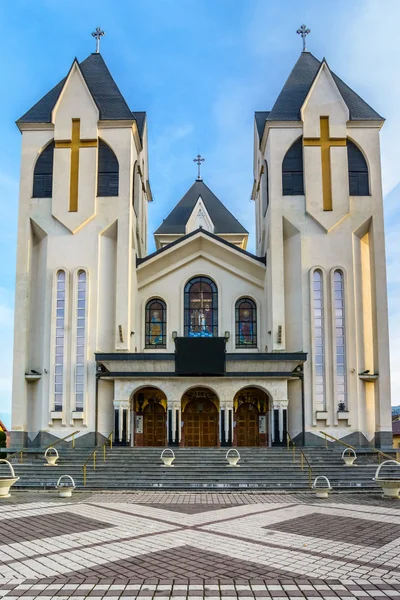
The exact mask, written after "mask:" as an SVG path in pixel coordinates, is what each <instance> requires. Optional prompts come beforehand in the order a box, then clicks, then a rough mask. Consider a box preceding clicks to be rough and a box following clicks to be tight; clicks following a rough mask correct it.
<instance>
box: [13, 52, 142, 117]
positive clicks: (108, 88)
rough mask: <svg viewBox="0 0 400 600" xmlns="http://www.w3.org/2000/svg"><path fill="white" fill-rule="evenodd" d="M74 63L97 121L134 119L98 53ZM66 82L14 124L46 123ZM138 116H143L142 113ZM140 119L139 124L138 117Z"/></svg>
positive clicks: (62, 82)
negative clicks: (90, 99)
mask: <svg viewBox="0 0 400 600" xmlns="http://www.w3.org/2000/svg"><path fill="white" fill-rule="evenodd" d="M75 61H76V63H77V64H78V66H79V68H80V70H81V73H82V75H83V78H84V79H85V82H86V85H87V86H88V89H89V91H90V93H91V95H92V97H93V100H94V102H95V103H96V105H97V108H98V109H99V114H100V120H102V121H105V120H107V121H108V120H129V121H132V119H135V120H138V119H136V116H135V113H132V111H131V110H130V108H129V106H128V104H127V102H126V101H125V98H124V97H123V95H122V94H121V92H120V90H119V89H118V86H117V84H116V83H115V81H114V79H113V78H112V76H111V73H110V71H109V70H108V68H107V65H106V63H105V62H104V59H103V57H102V56H101V54H99V53H94V54H90V56H88V57H87V58H86V59H85V60H84V61H82V62H81V63H79V62H78V61H77V60H76V59H75ZM75 61H74V62H75ZM66 79H67V77H64V79H62V80H61V81H60V82H59V83H58V84H57V85H56V86H55V87H54V88H53V89H52V90H50V92H48V93H47V94H46V95H45V96H43V98H42V99H41V100H39V102H37V103H36V104H35V105H34V106H33V107H32V108H31V109H30V110H28V112H27V113H25V114H24V115H23V116H22V117H21V118H20V119H18V121H17V123H50V122H51V113H52V111H53V108H54V106H55V104H56V102H57V100H58V98H59V96H60V94H61V92H62V89H63V87H64V84H65V82H66ZM141 114H142V115H143V113H141ZM140 120H141V122H143V117H142V116H141V117H140Z"/></svg>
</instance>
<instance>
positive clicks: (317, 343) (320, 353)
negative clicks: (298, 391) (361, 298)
mask: <svg viewBox="0 0 400 600" xmlns="http://www.w3.org/2000/svg"><path fill="white" fill-rule="evenodd" d="M313 299H314V303H313V310H314V314H313V319H314V369H315V399H316V402H317V403H318V404H319V405H321V406H323V407H325V372H324V371H325V356H324V307H323V301H324V298H323V282H322V273H321V271H319V270H316V271H314V274H313Z"/></svg>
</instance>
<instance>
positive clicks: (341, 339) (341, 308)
mask: <svg viewBox="0 0 400 600" xmlns="http://www.w3.org/2000/svg"><path fill="white" fill-rule="evenodd" d="M333 282H334V301H335V320H336V322H335V324H336V329H335V332H336V333H335V338H336V394H337V403H338V410H347V392H346V329H345V326H346V323H345V303H344V279H343V273H342V271H335V273H334V276H333Z"/></svg>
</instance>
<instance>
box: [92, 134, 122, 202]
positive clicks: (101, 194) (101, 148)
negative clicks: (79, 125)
mask: <svg viewBox="0 0 400 600" xmlns="http://www.w3.org/2000/svg"><path fill="white" fill-rule="evenodd" d="M101 152H107V153H108V156H107V155H106V156H104V157H101V156H100V153H101ZM102 160H104V161H105V163H106V167H107V168H106V169H104V170H103V166H102V165H101V161H102ZM111 162H113V163H114V168H113V169H111V168H110V167H111V166H112V165H110V164H109V163H111ZM100 169H102V170H100ZM111 176H112V177H111ZM107 178H108V181H107ZM103 179H104V181H102V180H103ZM112 180H114V181H112ZM106 184H107V185H106ZM113 185H114V186H115V189H113V187H112V186H113ZM103 186H104V187H107V190H103V189H102V187H103ZM118 196H119V162H118V158H117V155H116V154H115V152H114V150H113V149H112V148H111V146H110V145H109V144H108V143H107V142H105V141H104V140H103V139H101V138H99V141H98V148H97V197H98V198H116V197H118Z"/></svg>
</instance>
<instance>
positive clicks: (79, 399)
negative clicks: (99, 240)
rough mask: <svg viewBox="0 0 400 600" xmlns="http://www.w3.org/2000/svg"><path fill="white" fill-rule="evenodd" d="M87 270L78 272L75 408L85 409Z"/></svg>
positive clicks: (77, 409)
mask: <svg viewBox="0 0 400 600" xmlns="http://www.w3.org/2000/svg"><path fill="white" fill-rule="evenodd" d="M86 279H87V277H86V271H79V272H78V298H77V308H76V367H75V369H76V371H75V373H76V374H75V410H76V411H77V412H82V411H83V406H84V397H85V340H86V302H87V293H86V291H87V281H86Z"/></svg>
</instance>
